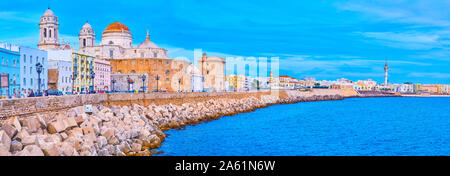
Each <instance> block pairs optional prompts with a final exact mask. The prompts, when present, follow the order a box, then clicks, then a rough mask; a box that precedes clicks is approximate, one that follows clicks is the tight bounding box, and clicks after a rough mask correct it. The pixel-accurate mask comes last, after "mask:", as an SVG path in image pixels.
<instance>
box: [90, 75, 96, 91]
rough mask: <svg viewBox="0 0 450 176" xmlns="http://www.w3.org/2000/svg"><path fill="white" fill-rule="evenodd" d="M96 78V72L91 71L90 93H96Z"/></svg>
mask: <svg viewBox="0 0 450 176" xmlns="http://www.w3.org/2000/svg"><path fill="white" fill-rule="evenodd" d="M94 78H95V72H94V71H91V81H90V82H91V87H90V88H89V89H90V90H89V91H94Z"/></svg>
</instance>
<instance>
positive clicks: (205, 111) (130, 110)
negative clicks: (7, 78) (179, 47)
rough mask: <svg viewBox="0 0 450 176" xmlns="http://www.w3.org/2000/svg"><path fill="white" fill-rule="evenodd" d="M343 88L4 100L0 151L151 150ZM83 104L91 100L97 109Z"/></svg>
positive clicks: (332, 96) (335, 94)
mask: <svg viewBox="0 0 450 176" xmlns="http://www.w3.org/2000/svg"><path fill="white" fill-rule="evenodd" d="M355 94H357V93H356V92H350V93H348V92H344V93H343V92H341V91H339V90H313V91H307V92H301V91H288V90H281V91H260V92H225V93H156V94H99V95H73V96H63V97H41V98H27V99H13V100H1V101H0V117H1V118H2V120H1V123H0V124H1V130H0V155H14V156H30V155H32V156H35V155H42V156H43V155H45V156H98V155H100V156H110V155H113V156H148V155H153V154H155V153H154V150H153V149H155V148H158V147H160V145H161V142H162V141H163V140H164V138H165V134H164V133H163V131H165V130H169V129H180V128H183V127H184V126H186V125H195V124H198V123H202V122H207V121H210V120H214V119H217V118H220V117H222V116H226V115H234V114H237V113H242V112H249V111H253V110H255V109H257V108H263V107H266V106H269V105H273V104H282V103H297V102H303V101H305V102H306V101H325V100H342V99H344V97H351V96H354V95H355ZM84 104H92V105H93V106H92V107H93V108H92V113H90V112H86V109H85V107H84V106H83V105H84Z"/></svg>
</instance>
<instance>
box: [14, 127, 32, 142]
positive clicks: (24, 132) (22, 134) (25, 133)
mask: <svg viewBox="0 0 450 176" xmlns="http://www.w3.org/2000/svg"><path fill="white" fill-rule="evenodd" d="M27 136H30V134H28V131H27V130H25V128H22V130H21V131H20V132H19V133H17V135H16V136H15V137H14V138H13V139H14V140H18V141H22V140H23V138H25V137H27Z"/></svg>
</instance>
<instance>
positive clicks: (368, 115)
mask: <svg viewBox="0 0 450 176" xmlns="http://www.w3.org/2000/svg"><path fill="white" fill-rule="evenodd" d="M167 134H169V136H168V137H167V138H166V140H165V141H164V142H163V144H162V147H161V148H160V150H161V151H163V152H164V153H163V154H162V155H177V156H178V155H182V156H185V155H187V156H205V155H206V156H215V155H225V156H228V155H238V156H240V155H245V156H254V155H256V156H259V155H263V156H279V155H283V156H284V155H288V156H291V155H294V156H297V155H300V156H306V155H313V156H317V155H332V156H335V155H337V156H341V155H450V98H410V97H408V98H401V97H396V98H352V99H346V100H342V101H322V102H304V103H297V104H288V105H274V106H270V107H267V108H264V109H258V110H256V111H254V112H250V113H243V114H238V115H236V116H227V117H222V118H221V119H219V120H215V121H211V122H208V123H202V124H199V125H196V126H189V127H186V129H184V130H169V131H167Z"/></svg>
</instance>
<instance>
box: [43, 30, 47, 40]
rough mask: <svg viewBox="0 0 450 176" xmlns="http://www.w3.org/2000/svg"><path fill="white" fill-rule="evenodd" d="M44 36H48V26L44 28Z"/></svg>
mask: <svg viewBox="0 0 450 176" xmlns="http://www.w3.org/2000/svg"><path fill="white" fill-rule="evenodd" d="M44 38H47V28H44Z"/></svg>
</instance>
